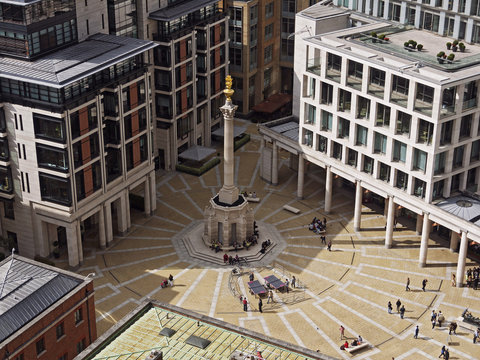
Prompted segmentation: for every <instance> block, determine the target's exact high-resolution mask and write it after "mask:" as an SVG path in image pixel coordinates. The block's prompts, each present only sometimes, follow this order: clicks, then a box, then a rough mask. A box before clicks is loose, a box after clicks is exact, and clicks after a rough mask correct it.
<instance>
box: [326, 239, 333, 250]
mask: <svg viewBox="0 0 480 360" xmlns="http://www.w3.org/2000/svg"><path fill="white" fill-rule="evenodd" d="M327 249H328V251H332V240H328V244H327Z"/></svg>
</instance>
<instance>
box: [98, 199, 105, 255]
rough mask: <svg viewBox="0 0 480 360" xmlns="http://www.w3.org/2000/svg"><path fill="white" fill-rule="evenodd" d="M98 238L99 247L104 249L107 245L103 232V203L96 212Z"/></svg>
mask: <svg viewBox="0 0 480 360" xmlns="http://www.w3.org/2000/svg"><path fill="white" fill-rule="evenodd" d="M98 239H99V242H100V249H105V248H106V247H107V235H106V233H105V210H104V208H103V205H100V211H99V212H98Z"/></svg>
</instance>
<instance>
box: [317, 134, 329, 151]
mask: <svg viewBox="0 0 480 360" xmlns="http://www.w3.org/2000/svg"><path fill="white" fill-rule="evenodd" d="M317 136H318V137H317V140H318V141H317V151H320V152H322V153H325V154H326V153H327V148H328V139H327V138H326V137H325V136H322V135H317Z"/></svg>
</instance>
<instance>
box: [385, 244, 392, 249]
mask: <svg viewBox="0 0 480 360" xmlns="http://www.w3.org/2000/svg"><path fill="white" fill-rule="evenodd" d="M392 247H393V244H385V248H386V249H391V248H392Z"/></svg>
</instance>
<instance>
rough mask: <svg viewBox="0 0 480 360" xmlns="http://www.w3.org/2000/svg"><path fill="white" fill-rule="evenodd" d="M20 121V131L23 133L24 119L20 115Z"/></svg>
mask: <svg viewBox="0 0 480 360" xmlns="http://www.w3.org/2000/svg"><path fill="white" fill-rule="evenodd" d="M18 119H19V120H20V130H22V131H23V117H22V115H18Z"/></svg>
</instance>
